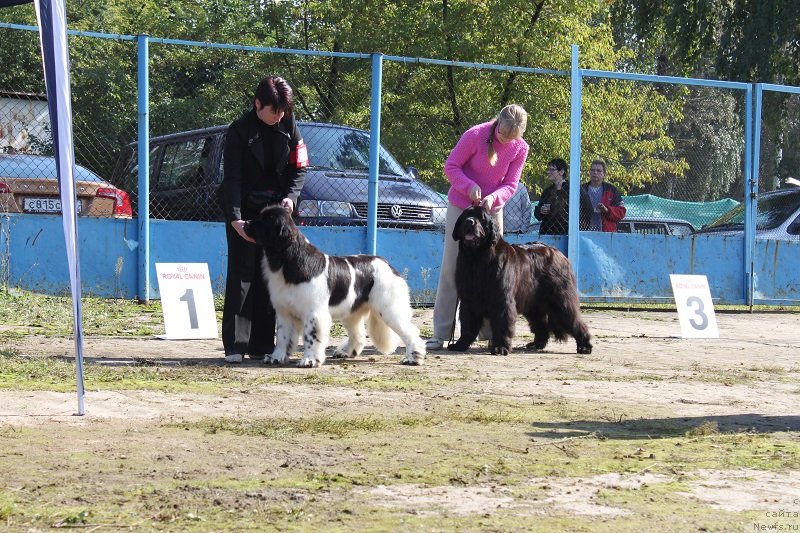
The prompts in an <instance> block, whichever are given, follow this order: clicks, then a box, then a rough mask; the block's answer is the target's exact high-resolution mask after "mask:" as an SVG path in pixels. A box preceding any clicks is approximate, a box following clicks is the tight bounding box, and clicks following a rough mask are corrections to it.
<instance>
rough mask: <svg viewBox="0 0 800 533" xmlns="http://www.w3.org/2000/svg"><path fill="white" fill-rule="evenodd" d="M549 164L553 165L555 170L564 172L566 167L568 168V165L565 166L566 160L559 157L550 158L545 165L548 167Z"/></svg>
mask: <svg viewBox="0 0 800 533" xmlns="http://www.w3.org/2000/svg"><path fill="white" fill-rule="evenodd" d="M550 165H553V166H554V167H556V170H563V171H564V172H566V171H567V168H568V167H567V162H566V161H564V160H563V159H561V158H560V157H556V158H554V159H551V160H550V161H549V162H548V163H547V166H548V167H549V166H550Z"/></svg>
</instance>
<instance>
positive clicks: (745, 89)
mask: <svg viewBox="0 0 800 533" xmlns="http://www.w3.org/2000/svg"><path fill="white" fill-rule="evenodd" d="M0 28H5V29H8V30H23V31H36V30H37V28H35V27H31V26H22V25H15V24H6V23H0ZM69 34H70V35H71V36H78V37H82V38H99V39H113V40H117V41H123V42H130V43H132V44H133V43H135V44H136V47H137V49H136V55H137V91H138V96H137V107H138V120H137V128H138V135H137V139H138V143H139V146H147V145H148V144H149V139H150V130H151V126H150V118H151V116H150V113H151V102H150V100H149V98H150V80H151V77H152V73H151V72H150V58H151V55H152V51H151V45H153V44H158V45H168V46H178V47H197V48H207V49H215V50H234V51H240V52H252V53H256V54H269V55H276V54H277V55H282V56H306V57H309V56H312V57H330V58H334V57H335V58H340V59H348V60H358V61H367V60H369V61H370V69H369V72H370V76H371V78H370V89H371V90H370V107H369V112H368V116H369V129H370V172H369V182H370V187H369V209H368V221H367V225H366V226H365V227H363V228H306V229H305V231H306V233H307V235H308V236H309V238H310V239H311V240H312V242H314V243H315V244H317V245H318V246H319V247H320V248H322V249H323V250H326V251H328V252H329V253H358V252H366V253H379V254H381V255H385V256H387V257H388V258H389V259H390V260H391V261H393V263H394V264H395V265H396V266H398V265H399V266H398V268H399V269H400V270H401V271H404V272H406V273H407V274H408V276H409V281H410V284H411V286H412V291H413V292H414V294H415V299H416V300H417V301H418V302H419V303H429V302H430V301H431V298H432V295H433V294H435V280H436V279H438V268H439V248H440V245H441V240H442V239H443V238H446V236H442V235H441V234H437V233H429V232H416V231H411V230H390V229H379V228H378V227H377V223H376V219H377V215H376V210H377V204H378V202H379V200H380V199H379V198H378V189H377V183H378V179H379V178H378V166H377V164H376V160H377V157H378V149H379V146H380V143H381V133H382V130H383V129H385V126H384V125H382V122H381V117H382V114H383V113H385V109H383V108H382V95H383V93H382V89H383V84H384V80H383V72H384V68H385V65H386V64H390V63H394V64H399V65H403V66H410V67H417V66H425V67H432V68H437V67H459V68H462V69H471V70H474V71H481V72H484V71H489V72H491V71H500V72H514V73H519V74H521V75H529V76H555V77H559V78H563V79H564V80H565V81H567V82H568V83H569V88H570V100H569V113H568V115H569V136H570V141H569V146H570V151H569V156H570V157H569V159H570V160H571V161H573V162H580V161H582V160H586V153H585V152H586V149H585V144H586V143H587V141H586V139H585V138H584V136H585V135H587V133H586V132H585V131H584V130H583V125H584V120H585V117H583V116H582V113H583V110H584V91H583V89H584V85H585V84H586V83H595V82H597V80H603V81H604V82H608V83H630V84H638V86H639V87H644V86H649V85H663V86H668V87H670V88H674V87H694V88H703V89H707V90H711V91H727V92H729V93H731V94H733V95H734V97H733V98H734V99H736V101H737V102H739V103H741V108H742V116H741V117H740V118H739V120H740V122H739V123H740V125H741V126H740V128H741V131H740V132H738V131H734V132H733V134H732V137H734V138H735V137H736V136H737V135H738V136H739V137H740V138H739V140H738V141H737V142H739V143H740V144H741V149H740V154H739V155H740V160H741V165H740V166H741V168H740V172H741V177H742V183H743V187H742V197H741V198H735V199H736V200H738V201H743V202H744V203H745V205H746V206H747V216H746V220H745V231H744V234H743V235H729V236H724V237H719V236H688V237H678V236H662V235H636V234H631V235H625V234H613V233H609V234H604V233H594V232H581V231H579V230H578V213H577V209H572V211H571V212H570V220H569V230H570V231H569V235H568V236H541V237H540V236H539V235H538V234H532V233H522V234H519V235H510V236H508V239H509V240H511V241H514V242H529V241H532V240H543V241H545V242H548V243H549V244H552V245H554V246H557V247H559V248H560V249H562V250H563V251H565V253H567V254H568V256H569V257H570V260H571V261H572V263H573V267H574V268H575V271H576V275H577V278H578V284H579V290H580V292H581V294H582V296H583V298H584V300H585V301H603V302H620V303H631V302H661V301H669V300H671V287H670V284H669V274H672V273H678V274H706V275H707V276H708V278H709V284H710V287H711V291H712V296H713V297H714V299H715V300H716V301H718V302H720V303H730V304H757V303H780V304H784V305H786V304H788V305H796V304H798V303H800V300H798V299H797V295H796V291H795V289H794V279H793V276H791V275H790V274H789V273H788V272H789V270H790V269H789V268H788V267H785V268H784V265H792V264H796V260H797V259H798V254H800V241H780V242H773V241H769V242H764V241H757V240H756V238H755V206H756V203H757V201H758V193H759V191H758V165H759V153H760V145H759V131H760V128H759V127H758V126H759V124H760V120H761V115H760V113H761V105H762V102H761V98H762V94H763V93H764V92H765V91H767V92H770V91H771V92H785V93H790V94H798V92H800V89H798V88H795V87H784V86H774V85H765V84H757V85H755V102H754V101H753V100H754V98H753V85H752V84H749V83H740V82H729V81H715V80H702V79H694V78H677V77H666V76H654V75H647V74H636V73H620V72H608V71H599V70H589V69H581V68H580V66H579V64H580V57H579V51H578V48H577V46H573V48H572V50H571V68H570V70H569V71H561V70H553V69H536V68H529V67H516V66H507V65H492V64H483V63H465V62H453V61H444V60H437V59H426V58H408V57H397V56H388V55H386V56H385V55H382V54H352V53H337V52H318V51H310V50H294V49H279V48H270V47H252V46H241V45H233V44H220V43H203V42H195V41H185V40H175V39H159V38H153V37H149V36H145V35H140V36H129V35H113V34H102V33H96V32H77V31H70V32H69ZM647 90H652V89H650V88H648V89H647ZM754 124H755V126H756V127H755V135H754V133H753V131H754V130H753V126H754ZM208 125H211V124H208ZM736 127H738V126H736ZM736 127H734V129H736ZM529 131H530V129H529ZM408 134H409V135H414V132H408ZM754 137H755V138H754ZM138 157H139V161H138V168H139V169H148V168H149V167H150V161H149V152H148V150H139V151H138ZM542 157H544V156H542ZM548 157H549V156H548ZM618 168H620V169H622V171H624V170H625V163H624V162H620V163H619V165H618ZM149 177H150V173H149V172H140V173H139V183H138V195H137V197H138V206H139V209H138V218H137V219H134V220H133V221H131V222H124V221H110V220H92V221H81V223H82V225H83V226H85V227H87V228H88V226H91V228H88V231H90V232H91V235H92V237H93V238H91V239H84V240H83V241H82V245H84V246H87V247H89V249H90V251H89V252H88V253H84V254H82V260H83V261H84V263H82V264H83V266H84V268H87V269H89V271H90V273H89V275H84V277H83V279H84V285H85V287H84V290H85V291H86V292H87V293H89V294H98V295H102V296H115V297H133V296H136V297H138V298H139V299H141V300H147V299H149V298H150V297H151V295H157V287H156V286H154V284H153V281H152V279H154V276H153V274H154V266H153V263H154V262H161V261H164V262H166V261H169V262H179V261H203V262H208V263H209V266H210V269H211V273H212V278H215V276H216V277H217V278H218V277H219V276H224V271H220V270H218V268H219V269H222V268H223V266H222V265H223V263H224V262H221V261H220V260H219V257H220V253H224V239H221V238H220V236H221V235H222V234H223V232H222V227H221V223H214V222H209V223H192V222H172V221H161V220H151V217H150V198H149V190H150V184H149ZM580 177H581V165H580V163H577V164H572V165H570V205H572V206H577V205H578V198H579V196H578V187H579V185H580V181H581V180H580ZM634 192H635V191H634ZM678 199H682V198H678ZM712 200H719V198H713V199H712ZM50 218H51V217H40V216H32V215H31V216H29V215H19V216H10V217H9V216H5V218H3V223H4V224H5V228H4V230H2V231H0V249H2V250H3V251H4V253H7V254H9V261H8V266H7V267H6V269H7V271H6V272H5V276H4V278H5V279H6V280H7V281H8V283H9V284H11V285H18V286H21V287H25V288H32V289H34V290H46V291H47V292H58V291H57V287H58V286H60V285H59V281H58V280H59V274H58V273H57V272H58V268H54V267H57V265H58V261H59V257H58V255H57V254H56V255H51V254H49V253H48V254H42V249H41V247H39V248H37V247H36V246H35V243H36V238H35V237H36V235H41V234H43V233H48V232H49V231H50V229H49V225H50V223H51V220H50ZM27 219H32V220H27ZM176 236H180V238H176ZM189 236H190V238H189ZM177 241H180V242H177ZM23 242H24V243H25V245H23V246H20V244H21V243H23ZM40 242H41V241H40ZM32 243H34V244H32ZM96 243H102V246H101V247H100V248H99V249H95V245H96ZM192 243H194V244H192ZM51 244H52V243H51ZM12 248H13V249H14V253H13V254H11V250H12ZM56 248H57V246H48V250H53V249H56ZM409 250H415V253H414V254H409V253H408V251H409ZM93 251H95V252H96V253H97V254H106V255H107V257H104V258H103V260H101V261H98V260H96V259H95V258H96V257H97V256H95V254H94V253H92V252H93ZM417 251H419V252H417ZM62 257H63V256H62ZM134 257H135V259H134ZM89 258H91V259H89ZM766 258H769V260H766ZM87 261H89V262H90V263H89V264H87V263H86V262H87ZM120 263H122V265H124V266H120ZM131 263H135V264H136V269H135V272H136V274H135V276H134V275H132V272H131V268H132V265H131ZM96 264H101V265H106V266H105V268H101V269H96V268H92V266H90V265H96ZM112 264H113V265H114V267H113V275H112V272H111V271H109V270H108V269H110V268H112V267H111V266H110V265H112ZM123 271H124V272H125V274H124V275H121V272H123ZM784 272H785V274H784ZM112 279H113V280H114V281H113V283H112V282H111V281H110V280H112ZM219 287H221V285H220V286H219Z"/></svg>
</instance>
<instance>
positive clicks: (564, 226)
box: [533, 158, 590, 235]
mask: <svg viewBox="0 0 800 533" xmlns="http://www.w3.org/2000/svg"><path fill="white" fill-rule="evenodd" d="M567 172H568V167H567V162H566V161H564V160H563V159H561V158H555V159H551V160H550V162H549V163H547V177H548V179H549V180H550V181H552V182H553V183H552V185H550V186H549V187H548V188H546V189H545V190H544V192H542V196H541V197H540V198H539V202H538V203H537V204H536V208H535V209H534V210H533V216H535V217H536V219H537V220H539V221H541V223H542V224H541V226H539V235H566V234H567V233H568V232H569V181H567V179H566V177H567ZM581 194H583V190H581ZM580 205H581V209H588V207H589V205H590V203H589V200H588V198H586V199H582V200H581V204H580ZM585 216H586V215H584V217H585Z"/></svg>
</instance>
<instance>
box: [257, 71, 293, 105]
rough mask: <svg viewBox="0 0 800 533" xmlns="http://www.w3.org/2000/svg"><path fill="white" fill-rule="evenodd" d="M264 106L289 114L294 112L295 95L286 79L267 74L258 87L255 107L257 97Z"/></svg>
mask: <svg viewBox="0 0 800 533" xmlns="http://www.w3.org/2000/svg"><path fill="white" fill-rule="evenodd" d="M256 98H257V99H258V101H259V102H260V103H261V105H262V107H263V106H268V107H272V108H274V109H275V110H278V111H283V112H285V113H286V114H287V115H291V114H292V110H293V109H294V97H293V94H292V88H291V87H290V86H289V84H288V83H287V81H286V80H284V79H283V78H281V77H280V76H267V77H266V78H264V79H263V80H261V82H260V83H259V84H258V87H256V94H255V95H254V100H253V107H255V105H256V102H255V99H256Z"/></svg>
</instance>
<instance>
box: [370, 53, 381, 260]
mask: <svg viewBox="0 0 800 533" xmlns="http://www.w3.org/2000/svg"><path fill="white" fill-rule="evenodd" d="M381 83H383V54H381V53H374V54H372V104H371V107H370V112H369V189H368V196H367V253H368V254H371V255H376V254H377V253H378V230H377V228H378V174H379V171H380V150H381Z"/></svg>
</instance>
